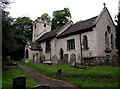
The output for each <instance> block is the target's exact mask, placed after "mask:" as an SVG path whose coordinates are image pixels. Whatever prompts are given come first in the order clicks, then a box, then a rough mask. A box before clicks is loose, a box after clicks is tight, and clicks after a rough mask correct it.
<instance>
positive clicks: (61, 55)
mask: <svg viewBox="0 0 120 89" xmlns="http://www.w3.org/2000/svg"><path fill="white" fill-rule="evenodd" d="M63 56H64V51H63V49H62V48H61V49H60V59H61V60H62V59H63Z"/></svg>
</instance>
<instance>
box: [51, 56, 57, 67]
mask: <svg viewBox="0 0 120 89" xmlns="http://www.w3.org/2000/svg"><path fill="white" fill-rule="evenodd" d="M51 62H52V65H57V63H58V58H57V56H56V55H54V56H52V58H51Z"/></svg>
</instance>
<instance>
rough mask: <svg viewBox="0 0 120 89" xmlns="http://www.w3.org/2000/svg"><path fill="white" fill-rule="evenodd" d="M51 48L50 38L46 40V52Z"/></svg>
mask: <svg viewBox="0 0 120 89" xmlns="http://www.w3.org/2000/svg"><path fill="white" fill-rule="evenodd" d="M50 50H51V45H50V40H48V41H46V52H50Z"/></svg>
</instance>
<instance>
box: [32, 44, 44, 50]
mask: <svg viewBox="0 0 120 89" xmlns="http://www.w3.org/2000/svg"><path fill="white" fill-rule="evenodd" d="M30 45H31V50H39V51H42V47H41V45H40V44H38V42H32V43H31V44H30Z"/></svg>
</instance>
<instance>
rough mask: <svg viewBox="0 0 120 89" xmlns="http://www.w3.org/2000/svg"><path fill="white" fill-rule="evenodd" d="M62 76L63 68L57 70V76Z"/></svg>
mask: <svg viewBox="0 0 120 89" xmlns="http://www.w3.org/2000/svg"><path fill="white" fill-rule="evenodd" d="M61 74H62V69H61V68H59V69H57V72H56V75H57V76H60V75H61Z"/></svg>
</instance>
